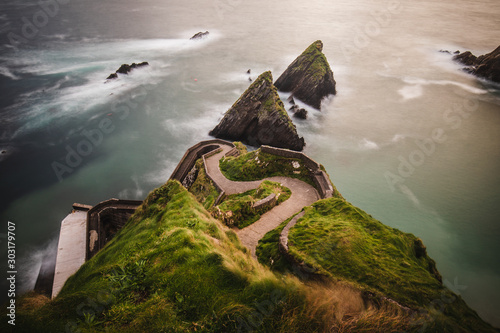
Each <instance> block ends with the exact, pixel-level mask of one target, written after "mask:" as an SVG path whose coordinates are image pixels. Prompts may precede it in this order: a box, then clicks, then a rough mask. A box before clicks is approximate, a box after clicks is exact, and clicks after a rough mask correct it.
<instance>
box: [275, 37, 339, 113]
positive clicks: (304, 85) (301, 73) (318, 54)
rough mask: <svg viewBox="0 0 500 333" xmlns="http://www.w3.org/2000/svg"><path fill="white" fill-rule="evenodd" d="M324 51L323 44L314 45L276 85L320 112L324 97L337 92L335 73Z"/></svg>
mask: <svg viewBox="0 0 500 333" xmlns="http://www.w3.org/2000/svg"><path fill="white" fill-rule="evenodd" d="M322 51H323V42H321V41H320V40H318V41H316V42H314V43H312V44H311V45H310V46H309V47H308V48H307V49H306V50H305V51H304V52H303V53H302V54H301V55H300V56H299V57H298V58H297V59H295V60H294V61H293V62H292V63H291V64H290V66H288V68H287V69H286V70H285V72H284V73H283V74H281V76H280V77H279V78H278V80H276V83H275V84H274V85H275V86H276V88H278V89H279V90H280V91H283V92H291V93H292V95H291V96H293V97H295V98H298V99H300V100H301V101H303V102H304V103H306V104H309V105H311V106H312V107H314V108H316V109H318V110H319V109H320V108H321V100H322V99H323V98H324V97H326V96H328V95H335V94H336V92H337V91H336V90H335V85H336V83H335V80H334V78H333V72H332V70H331V69H330V65H329V64H328V61H327V60H326V57H325V55H324V54H323V52H322Z"/></svg>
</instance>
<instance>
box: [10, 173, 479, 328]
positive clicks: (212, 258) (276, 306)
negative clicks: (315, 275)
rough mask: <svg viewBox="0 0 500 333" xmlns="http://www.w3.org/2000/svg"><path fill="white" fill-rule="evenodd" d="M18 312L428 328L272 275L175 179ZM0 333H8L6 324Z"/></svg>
mask: <svg viewBox="0 0 500 333" xmlns="http://www.w3.org/2000/svg"><path fill="white" fill-rule="evenodd" d="M324 202H326V203H328V201H324ZM319 208H320V207H314V208H311V209H310V211H309V212H308V214H310V213H312V210H314V209H319ZM315 214H319V215H314V216H316V217H318V218H321V217H324V216H326V215H324V214H323V213H322V210H318V212H317V213H315ZM16 310H17V312H16V327H15V332H37V333H38V332H40V333H43V332H120V333H128V332H153V333H156V332H237V331H242V332H250V331H253V332H390V331H392V332H396V331H406V332H412V331H415V332H416V331H418V329H419V328H420V327H423V325H427V322H420V320H421V319H425V318H424V317H423V316H421V315H419V314H417V315H416V316H415V317H408V316H407V315H404V314H401V313H400V312H398V311H395V310H394V309H390V308H381V309H379V308H376V307H373V306H368V307H367V306H366V305H365V304H364V302H363V300H362V299H361V297H360V293H359V291H356V290H355V289H352V288H347V289H346V288H345V287H342V286H339V285H335V284H332V285H315V284H307V285H305V284H302V283H300V282H299V281H298V280H297V279H296V278H294V277H293V276H282V275H275V274H273V273H272V272H271V271H270V270H269V269H268V268H266V267H264V266H262V265H260V264H258V263H257V262H256V261H254V260H253V259H252V258H251V256H250V254H249V251H247V250H246V249H244V248H243V246H242V245H241V243H240V242H239V240H238V238H237V236H236V234H235V233H234V232H233V231H231V230H229V229H227V227H225V226H223V225H222V224H221V223H220V222H219V221H217V220H216V219H214V218H212V217H211V216H210V213H209V212H208V211H207V210H206V209H205V208H204V207H203V206H202V205H201V204H200V203H199V202H198V201H197V200H196V199H195V197H194V196H193V195H192V194H191V193H189V192H188V191H187V190H186V189H184V188H183V187H182V186H181V184H180V183H178V182H177V181H169V182H168V183H167V184H165V185H164V186H162V187H160V188H158V189H156V190H154V191H153V192H151V193H150V194H149V196H148V197H147V199H146V200H145V202H144V203H143V205H142V206H141V207H140V208H139V209H138V210H137V211H136V213H135V214H134V215H133V216H132V218H131V219H130V220H129V222H128V223H127V225H126V226H125V227H124V228H123V229H121V230H120V231H119V232H118V233H117V235H116V236H115V237H114V238H113V239H112V240H111V241H110V242H109V243H108V244H106V246H105V247H104V248H103V249H102V250H101V251H100V252H99V253H97V255H95V256H94V257H93V258H92V259H91V260H89V261H87V262H86V263H85V264H84V265H83V266H82V267H81V268H80V269H79V270H78V271H77V273H76V274H75V275H73V276H72V277H70V278H69V279H68V281H67V282H66V284H65V285H64V287H63V289H62V290H61V292H60V294H59V295H58V296H57V297H56V298H55V299H53V300H49V299H48V298H46V297H44V296H40V295H37V294H34V293H30V294H27V295H24V296H23V297H21V298H19V299H18V302H17V308H16ZM453 310H456V309H453ZM459 310H460V309H459ZM4 311H5V310H4ZM463 313H465V314H467V313H466V312H463ZM463 313H461V312H460V311H456V313H453V315H454V316H455V317H454V318H458V317H457V316H458V315H460V314H463ZM443 316H444V315H443ZM446 318H447V317H445V319H446ZM464 318H467V317H464ZM435 322H438V323H439V324H442V323H444V324H442V325H441V326H436V325H435V324H433V325H434V326H433V328H435V327H438V328H442V327H444V328H445V329H446V328H447V327H448V326H446V325H447V324H448V322H446V321H442V322H440V321H435ZM457 323H459V322H457ZM457 325H458V324H457ZM478 327H479V328H483V327H484V326H480V325H478ZM0 330H1V331H2V332H10V331H12V327H11V326H8V324H7V323H6V320H4V321H2V322H0ZM438 331H444V330H438Z"/></svg>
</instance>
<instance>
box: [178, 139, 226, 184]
mask: <svg viewBox="0 0 500 333" xmlns="http://www.w3.org/2000/svg"><path fill="white" fill-rule="evenodd" d="M220 145H226V146H231V147H234V145H233V143H232V142H229V141H225V140H221V139H213V140H206V141H201V142H198V143H197V144H195V145H194V146H192V147H190V148H188V150H187V151H186V153H185V154H184V156H183V157H182V158H181V160H180V162H179V164H177V167H176V168H175V170H174V172H172V175H171V176H170V179H176V180H178V181H179V182H181V183H182V181H183V180H184V178H185V177H186V176H187V174H188V173H189V171H191V169H192V168H193V166H194V164H195V163H196V160H197V159H199V158H200V157H202V156H203V155H204V154H206V153H208V152H210V151H213V150H215V149H217V148H219V147H220Z"/></svg>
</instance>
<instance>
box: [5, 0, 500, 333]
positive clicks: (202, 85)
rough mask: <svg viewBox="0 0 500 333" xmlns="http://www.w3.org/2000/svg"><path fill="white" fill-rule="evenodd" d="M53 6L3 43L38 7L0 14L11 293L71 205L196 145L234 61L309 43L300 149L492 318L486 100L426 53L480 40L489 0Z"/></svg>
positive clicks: (133, 187)
mask: <svg viewBox="0 0 500 333" xmlns="http://www.w3.org/2000/svg"><path fill="white" fill-rule="evenodd" d="M66 2H67V4H64V5H62V4H61V5H60V7H59V10H58V12H57V13H56V14H55V15H54V17H50V19H49V20H48V23H47V24H46V25H45V26H44V27H42V28H40V29H39V31H38V32H37V33H36V34H35V35H34V36H33V37H32V38H29V39H27V40H26V42H23V43H21V44H19V45H17V47H18V50H17V51H16V50H15V49H13V48H12V47H9V46H7V45H8V44H11V43H10V41H9V39H8V38H7V36H8V32H15V33H18V34H22V30H21V29H22V26H23V22H24V21H23V20H22V18H23V17H26V18H28V19H32V18H33V17H34V15H35V14H36V12H37V11H38V10H40V8H39V7H38V5H37V4H36V3H33V4H32V5H31V6H29V5H22V6H21V5H20V4H19V3H17V2H16V1H11V2H6V3H5V4H3V5H2V6H3V7H4V8H5V11H3V13H4V14H2V15H0V29H1V30H0V31H1V32H2V38H3V39H2V42H3V47H2V49H1V51H0V52H1V54H0V82H1V85H2V87H4V94H2V96H1V97H0V106H1V108H2V109H1V111H0V112H1V113H0V117H1V123H0V149H1V150H6V151H7V154H4V156H2V157H1V160H0V184H1V191H0V202H1V204H0V220H1V221H3V222H2V225H4V224H3V223H5V224H6V223H7V221H13V222H15V223H16V226H17V232H16V233H17V236H18V238H17V246H18V251H19V253H18V256H19V261H20V262H21V264H22V269H20V271H21V272H22V273H23V274H22V275H23V283H22V286H21V287H22V288H23V289H29V288H30V287H32V286H33V284H34V278H35V276H36V271H37V268H38V267H39V265H40V260H41V257H42V255H43V254H44V253H50V252H51V251H52V252H53V250H54V248H55V246H54V245H55V244H56V240H57V233H58V229H59V225H60V222H61V220H62V219H63V218H64V216H65V215H66V214H67V213H68V212H69V210H70V209H71V204H72V203H73V202H81V203H87V204H96V203H97V202H99V201H102V200H105V199H108V198H110V197H119V198H131V199H142V198H144V197H145V196H146V195H147V193H148V192H149V191H150V190H152V189H153V188H155V187H157V186H159V185H161V184H162V183H164V182H165V181H166V180H167V179H168V177H169V176H170V173H171V172H172V171H173V169H174V168H175V166H176V164H177V162H178V161H179V160H180V158H181V157H182V155H183V154H184V152H185V150H186V149H187V148H188V147H189V146H191V145H193V144H195V143H196V142H198V141H199V140H203V139H207V138H209V136H208V131H209V130H210V129H212V128H213V127H214V126H215V125H216V124H217V122H218V120H219V119H220V118H221V117H222V115H223V113H224V112H225V111H226V110H227V109H228V108H229V107H230V106H231V105H232V103H234V101H236V99H237V98H238V97H239V96H240V95H241V93H243V91H244V90H245V89H246V88H247V87H248V85H249V82H248V75H247V74H246V71H247V70H248V69H251V71H252V74H251V76H252V77H254V78H255V77H256V76H257V75H258V74H260V73H262V72H263V71H265V70H272V72H273V75H274V77H275V78H277V77H278V76H279V75H280V74H281V73H282V72H283V71H284V69H285V68H286V67H287V65H288V64H289V63H290V62H291V61H292V60H293V59H294V58H295V57H296V56H297V55H298V54H300V52H302V51H303V50H304V49H305V48H306V47H307V46H308V45H309V44H311V43H312V42H313V41H315V40H317V39H321V40H322V41H323V43H324V45H325V46H324V53H325V54H326V56H327V58H328V60H329V62H330V64H331V67H332V69H333V71H334V75H335V79H336V81H337V90H338V94H337V96H335V97H334V98H332V99H330V100H328V101H325V103H324V106H323V111H322V112H318V111H315V110H309V115H310V118H309V119H308V120H306V121H295V122H296V124H297V128H298V131H299V133H300V134H301V135H303V136H304V138H305V141H306V144H307V146H306V149H305V152H306V153H307V154H308V155H310V156H311V157H312V158H314V159H315V160H317V161H318V162H320V163H322V164H323V165H324V166H325V167H326V169H327V171H328V173H329V174H330V175H331V178H332V180H333V181H334V183H335V184H336V186H337V188H338V189H339V190H340V192H341V193H342V194H343V195H344V196H345V197H346V198H347V199H348V200H349V201H351V202H352V203H354V204H355V205H357V206H359V207H360V208H362V209H364V210H365V211H367V212H368V213H370V214H371V215H373V216H374V217H376V218H377V219H379V220H381V221H382V222H383V223H385V224H387V225H390V226H393V227H396V228H399V229H401V230H403V231H406V232H411V233H414V234H415V235H417V236H418V237H421V238H422V239H423V240H424V243H425V244H426V246H427V248H428V252H429V254H430V255H431V256H432V257H433V258H434V259H435V260H436V262H437V267H438V269H439V270H440V272H441V273H442V275H443V280H444V281H447V282H448V285H449V286H450V287H451V288H452V289H454V291H456V292H459V293H460V294H461V295H462V296H463V298H464V299H465V300H466V301H467V303H468V304H469V305H470V306H471V307H472V308H474V309H475V310H477V311H478V312H479V313H480V315H481V316H482V317H483V318H484V319H486V320H487V321H489V322H491V323H493V324H495V325H497V326H500V313H499V311H498V308H499V306H500V301H499V299H500V265H499V263H498V259H497V253H499V251H500V245H499V242H498V241H497V239H498V237H499V236H500V223H499V222H500V221H499V220H498V216H499V213H500V206H499V205H498V202H499V199H500V191H499V190H498V189H499V188H500V175H499V174H498V172H497V170H498V169H499V167H500V131H498V128H499V126H500V93H499V89H498V87H495V86H491V85H488V84H486V83H484V82H481V81H479V80H477V79H475V78H473V77H471V76H469V75H467V74H465V73H463V72H461V71H460V66H458V65H456V64H453V63H452V62H451V60H450V58H451V56H450V55H448V54H444V53H439V52H438V51H439V50H440V49H449V50H451V51H454V50H456V49H460V50H466V49H470V50H471V51H473V52H474V53H475V54H483V53H486V52H490V51H491V50H493V49H494V48H495V47H497V46H498V43H499V42H498V40H497V39H496V38H497V36H498V27H499V26H500V25H499V23H500V22H499V20H498V17H500V8H499V7H498V6H497V5H496V3H495V1H474V2H473V1H464V0H462V1H458V2H457V1H440V2H439V3H435V2H433V1H419V2H412V1H392V2H391V1H387V2H384V1H378V2H373V1H361V0H358V1H349V2H347V1H337V2H334V3H331V2H326V1H316V2H313V3H304V2H301V1H296V0H295V1H287V2H283V1H275V2H269V1H247V2H243V1H237V0H234V1H213V2H209V3H205V2H201V1H194V2H189V3H187V4H186V3H181V2H174V1H141V2H124V1H117V0H116V1H106V2H104V3H102V2H98V1H87V2H85V3H81V2H76V1H73V2H70V1H66ZM443 13H447V15H442V14H443ZM205 30H209V31H210V32H211V34H210V36H209V38H207V39H205V40H202V41H189V40H188V38H189V37H191V36H192V35H193V34H194V33H196V32H198V31H205ZM11 36H12V35H11ZM6 44H7V45H6ZM11 46H12V45H11ZM142 61H148V62H149V63H150V66H149V67H148V68H143V69H138V70H135V71H133V72H132V73H131V74H130V75H128V76H121V77H120V78H119V80H116V81H113V82H108V83H104V81H105V78H106V77H107V76H108V75H109V74H110V73H111V72H114V71H115V70H116V69H118V67H119V66H120V65H121V64H122V63H129V64H130V63H132V62H142ZM283 97H286V95H284V96H283ZM102 125H105V126H102ZM96 131H100V133H101V135H97V134H95V133H96ZM85 133H87V135H88V133H93V134H94V135H96V136H94V137H93V138H94V139H95V141H94V143H92V142H90V140H89V139H88V137H87V136H86V135H85ZM85 140H87V141H89V142H90V146H89V145H85V144H82V142H83V141H85ZM431 142H433V143H431ZM79 148H80V151H81V152H83V153H84V154H79V155H81V156H80V159H76V160H73V162H74V163H73V164H72V166H68V163H67V161H66V158H67V155H68V151H76V152H78V149H79ZM83 155H85V156H83ZM402 161H405V162H402ZM55 162H57V163H60V164H62V165H65V166H67V167H68V169H64V170H65V172H61V171H60V170H61V169H58V170H59V176H58V173H57V172H56V171H54V165H55V164H54V163H55ZM407 163H410V165H411V166H410V167H408V165H407ZM402 164H403V166H401V165H402ZM57 165H59V164H57ZM405 167H406V168H405ZM398 168H399V169H400V170H398ZM69 169H71V170H69ZM398 177H399V178H398ZM388 180H389V181H388ZM0 232H4V230H2V231H0ZM0 241H2V239H0ZM1 244H2V251H5V248H4V245H3V244H5V242H3V241H2V243H1ZM3 257H5V252H2V258H3ZM3 294H5V293H3ZM2 297H4V296H2Z"/></svg>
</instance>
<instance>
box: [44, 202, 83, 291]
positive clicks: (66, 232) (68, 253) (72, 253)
mask: <svg viewBox="0 0 500 333" xmlns="http://www.w3.org/2000/svg"><path fill="white" fill-rule="evenodd" d="M86 236H87V211H80V210H77V211H74V212H73V213H71V214H69V215H68V216H67V217H66V218H65V219H64V220H63V221H62V223H61V231H60V233H59V244H58V245H57V261H56V269H55V274H54V283H53V285H52V298H54V297H56V296H57V294H59V291H61V288H62V287H63V285H64V283H65V282H66V280H67V279H68V278H69V277H70V276H71V275H73V274H75V272H76V271H77V270H78V269H79V268H80V267H81V266H82V265H83V264H84V263H85V247H86V239H85V237H86Z"/></svg>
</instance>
